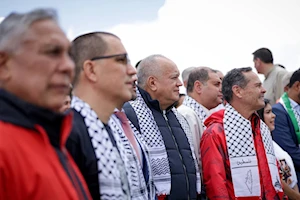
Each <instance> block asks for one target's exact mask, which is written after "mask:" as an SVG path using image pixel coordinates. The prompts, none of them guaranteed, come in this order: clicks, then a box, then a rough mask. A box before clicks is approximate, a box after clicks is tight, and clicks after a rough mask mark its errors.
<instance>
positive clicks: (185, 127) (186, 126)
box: [172, 108, 201, 194]
mask: <svg viewBox="0 0 300 200" xmlns="http://www.w3.org/2000/svg"><path fill="white" fill-rule="evenodd" d="M172 112H173V113H174V114H175V116H176V118H177V119H178V121H179V123H180V125H181V127H182V129H183V131H184V132H185V135H186V137H187V139H188V142H189V144H190V148H191V152H192V156H193V159H194V162H195V168H196V176H197V186H196V188H197V192H198V193H199V194H200V192H201V178H200V171H199V165H198V163H197V158H196V155H195V149H194V145H193V136H192V132H191V129H190V126H189V124H188V122H187V120H186V119H185V118H184V117H183V116H182V115H181V114H180V113H179V112H178V111H177V109H176V108H172Z"/></svg>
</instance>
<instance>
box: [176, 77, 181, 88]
mask: <svg viewBox="0 0 300 200" xmlns="http://www.w3.org/2000/svg"><path fill="white" fill-rule="evenodd" d="M177 86H178V87H180V86H182V82H181V80H180V79H179V78H177Z"/></svg>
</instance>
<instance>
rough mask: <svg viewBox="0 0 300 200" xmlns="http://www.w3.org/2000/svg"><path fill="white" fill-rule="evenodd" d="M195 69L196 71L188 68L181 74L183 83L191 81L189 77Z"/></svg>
mask: <svg viewBox="0 0 300 200" xmlns="http://www.w3.org/2000/svg"><path fill="white" fill-rule="evenodd" d="M194 69H196V67H188V68H186V69H185V70H183V71H182V74H181V78H182V81H187V80H188V79H189V75H190V74H191V72H192V71H193V70H194Z"/></svg>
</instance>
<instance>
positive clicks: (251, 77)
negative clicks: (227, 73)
mask: <svg viewBox="0 0 300 200" xmlns="http://www.w3.org/2000/svg"><path fill="white" fill-rule="evenodd" d="M243 74H244V76H245V78H246V80H247V81H248V85H249V84H261V81H260V79H259V77H258V75H257V74H256V73H254V72H253V71H249V72H243Z"/></svg>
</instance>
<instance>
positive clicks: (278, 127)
mask: <svg viewBox="0 0 300 200" xmlns="http://www.w3.org/2000/svg"><path fill="white" fill-rule="evenodd" d="M273 112H274V114H275V115H276V118H275V130H274V131H273V132H272V135H273V139H274V141H275V142H276V143H277V144H278V145H279V146H281V148H282V149H283V150H285V151H286V152H287V153H288V154H289V155H290V156H291V157H292V160H293V162H294V165H295V169H296V171H300V148H299V146H298V143H297V137H296V134H295V130H294V127H293V124H292V123H291V121H290V119H289V116H288V115H287V114H286V112H285V110H283V109H280V108H279V107H278V105H277V106H273Z"/></svg>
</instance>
